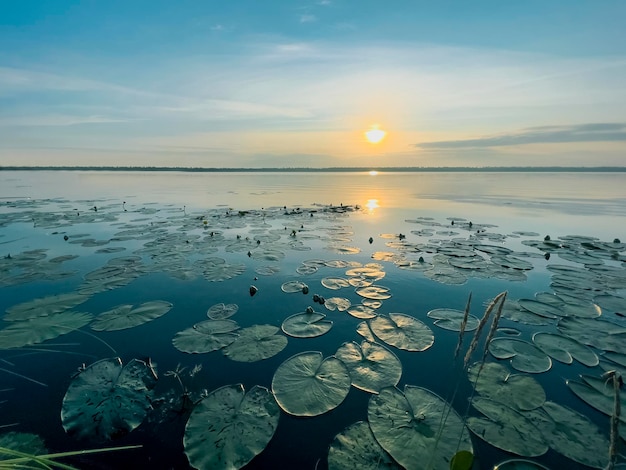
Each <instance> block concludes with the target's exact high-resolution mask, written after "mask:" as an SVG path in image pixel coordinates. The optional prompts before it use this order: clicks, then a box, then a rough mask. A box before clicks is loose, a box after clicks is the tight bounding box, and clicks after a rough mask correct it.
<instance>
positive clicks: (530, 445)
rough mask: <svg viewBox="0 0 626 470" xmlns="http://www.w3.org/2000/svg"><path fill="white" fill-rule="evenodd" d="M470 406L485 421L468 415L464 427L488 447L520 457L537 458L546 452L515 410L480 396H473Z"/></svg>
mask: <svg viewBox="0 0 626 470" xmlns="http://www.w3.org/2000/svg"><path fill="white" fill-rule="evenodd" d="M472 405H473V406H474V408H476V409H477V410H478V411H480V412H481V413H482V414H484V415H485V416H486V418H482V417H481V418H479V417H476V416H470V417H469V418H468V419H467V426H468V427H469V428H470V429H471V430H472V432H473V433H474V434H475V435H476V436H478V437H480V438H481V439H483V440H484V441H486V442H488V443H489V444H491V445H492V446H494V447H497V448H498V449H502V450H505V451H507V452H511V453H513V454H516V455H520V456H522V457H538V456H540V455H543V454H545V453H546V452H547V451H548V446H547V444H546V443H545V442H544V439H543V436H542V435H541V433H540V432H539V430H538V429H537V428H536V427H535V425H534V424H533V423H532V421H530V420H529V419H528V418H526V417H525V416H523V415H522V414H520V413H519V412H518V411H515V410H514V409H513V408H510V407H508V406H506V405H504V404H503V403H500V402H497V401H494V400H489V399H488V398H482V397H475V398H474V399H473V400H472Z"/></svg>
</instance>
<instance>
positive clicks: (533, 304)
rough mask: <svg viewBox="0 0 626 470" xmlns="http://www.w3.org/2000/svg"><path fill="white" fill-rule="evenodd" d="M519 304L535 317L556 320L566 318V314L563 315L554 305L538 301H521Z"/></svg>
mask: <svg viewBox="0 0 626 470" xmlns="http://www.w3.org/2000/svg"><path fill="white" fill-rule="evenodd" d="M517 302H518V304H519V305H520V307H522V308H523V309H526V310H528V311H529V312H532V313H534V314H535V315H539V316H541V317H545V318H551V319H554V318H557V317H562V316H564V313H562V312H561V311H560V310H559V309H558V308H556V307H554V306H553V305H550V304H546V303H543V302H539V301H537V300H533V299H520V300H518V301H517Z"/></svg>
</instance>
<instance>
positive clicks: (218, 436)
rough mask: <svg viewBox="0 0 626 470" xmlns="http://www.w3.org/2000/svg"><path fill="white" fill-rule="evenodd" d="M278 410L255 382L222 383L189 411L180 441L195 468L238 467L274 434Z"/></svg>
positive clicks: (251, 457)
mask: <svg viewBox="0 0 626 470" xmlns="http://www.w3.org/2000/svg"><path fill="white" fill-rule="evenodd" d="M279 417H280V409H279V408H278V406H277V405H276V401H275V400H274V397H273V396H272V394H271V392H270V391H269V390H268V389H266V388H265V387H261V386H258V385H255V386H254V387H252V389H250V391H249V392H247V393H246V392H245V390H244V387H243V385H241V384H237V385H226V386H224V387H221V388H218V389H217V390H214V391H213V392H211V393H210V394H209V395H208V396H207V397H206V398H204V399H203V400H202V401H201V402H200V403H199V404H198V405H197V406H196V407H195V408H194V409H193V411H192V412H191V415H190V416H189V421H187V425H186V426H185V437H184V439H183V444H184V447H185V455H186V456H187V458H188V459H189V463H190V464H191V465H192V466H193V467H194V468H198V469H205V468H207V469H208V468H210V469H215V470H219V469H228V470H230V469H238V468H241V467H243V466H245V465H246V464H247V463H248V462H250V461H251V460H252V459H253V458H254V457H255V456H256V455H258V454H259V453H261V452H262V451H263V449H265V447H266V446H267V444H268V443H269V441H270V440H271V439H272V437H273V436H274V432H275V431H276V428H277V426H278V420H279Z"/></svg>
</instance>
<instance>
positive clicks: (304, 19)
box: [300, 13, 317, 23]
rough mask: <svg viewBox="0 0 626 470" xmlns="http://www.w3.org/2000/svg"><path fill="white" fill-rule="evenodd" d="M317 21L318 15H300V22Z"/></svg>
mask: <svg viewBox="0 0 626 470" xmlns="http://www.w3.org/2000/svg"><path fill="white" fill-rule="evenodd" d="M316 21H317V17H316V16H315V15H311V14H310V13H307V14H304V15H300V23H314V22H316Z"/></svg>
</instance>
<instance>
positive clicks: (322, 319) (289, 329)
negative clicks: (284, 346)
mask: <svg viewBox="0 0 626 470" xmlns="http://www.w3.org/2000/svg"><path fill="white" fill-rule="evenodd" d="M332 326H333V322H332V321H331V320H326V315H324V314H323V313H319V312H302V313H296V314H295V315H292V316H290V317H287V318H286V319H285V321H283V324H282V330H283V332H284V333H285V334H287V335H289V336H293V337H294V338H315V337H317V336H321V335H323V334H325V333H328V332H329V331H330V329H331V328H332Z"/></svg>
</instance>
